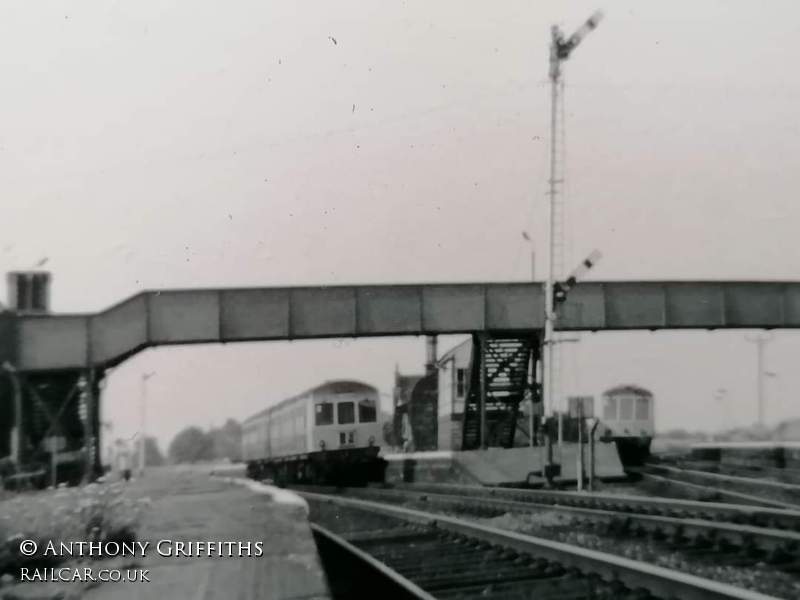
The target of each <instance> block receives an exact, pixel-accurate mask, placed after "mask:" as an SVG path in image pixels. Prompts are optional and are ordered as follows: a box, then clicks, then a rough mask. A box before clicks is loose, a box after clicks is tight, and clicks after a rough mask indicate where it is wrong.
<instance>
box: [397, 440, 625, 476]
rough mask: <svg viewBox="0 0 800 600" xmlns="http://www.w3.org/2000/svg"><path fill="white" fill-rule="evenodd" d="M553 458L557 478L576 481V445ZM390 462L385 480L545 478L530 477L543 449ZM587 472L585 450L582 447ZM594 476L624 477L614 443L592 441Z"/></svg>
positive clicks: (415, 455)
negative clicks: (559, 466) (557, 468)
mask: <svg viewBox="0 0 800 600" xmlns="http://www.w3.org/2000/svg"><path fill="white" fill-rule="evenodd" d="M553 450H554V459H555V461H556V462H558V463H559V464H561V473H562V474H561V477H558V478H557V479H558V480H560V481H575V480H576V478H577V477H576V474H577V472H578V469H577V444H569V443H565V444H564V445H563V446H562V447H561V448H559V447H558V446H556V447H554V449H553ZM385 458H386V460H387V461H388V462H389V469H388V471H387V479H394V480H397V481H419V482H423V481H424V482H431V483H480V484H483V485H503V484H518V483H523V482H528V483H536V482H543V481H544V480H543V479H541V478H539V477H535V476H531V475H530V473H531V472H537V471H538V472H541V470H542V467H543V465H544V461H545V448H544V447H541V446H536V447H532V448H531V447H524V448H507V449H504V448H489V449H487V450H468V451H463V452H451V451H446V452H412V453H408V454H390V455H387V456H385ZM584 459H585V461H586V462H585V466H584V472H588V469H589V462H588V460H589V458H588V449H587V448H586V447H584ZM595 475H596V476H597V477H600V478H616V477H623V476H624V475H625V471H624V469H623V467H622V463H621V462H620V459H619V454H618V453H617V447H616V445H615V444H604V443H597V444H595Z"/></svg>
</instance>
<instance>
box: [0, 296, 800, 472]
mask: <svg viewBox="0 0 800 600" xmlns="http://www.w3.org/2000/svg"><path fill="white" fill-rule="evenodd" d="M544 307H545V297H544V285H543V284H541V283H537V282H531V283H465V284H435V283H433V284H419V285H343V286H318V287H265V288H244V289H232V288H231V289H194V290H192V289H188V290H161V291H146V292H142V293H139V294H137V295H135V296H133V297H131V298H128V299H126V300H123V301H122V302H120V303H118V304H116V305H114V306H112V307H111V308H108V309H107V310H104V311H101V312H98V313H94V314H53V313H47V312H43V313H39V314H30V313H28V312H25V311H22V312H20V311H13V310H11V311H5V312H0V364H2V365H3V367H4V370H5V372H6V374H8V377H0V398H2V399H3V401H4V402H3V404H4V405H6V406H11V405H13V406H21V407H22V410H21V412H22V414H23V416H24V419H23V421H24V423H25V428H26V429H27V430H28V432H27V433H26V435H27V437H28V438H30V439H29V443H30V446H31V447H34V446H37V445H41V444H42V443H43V440H44V439H45V438H46V437H47V436H51V435H52V432H53V431H54V429H63V424H62V423H60V422H59V416H58V415H61V414H62V411H63V410H64V406H66V405H67V404H68V403H70V402H74V399H75V398H76V397H79V396H80V397H82V398H83V402H84V409H82V410H86V411H88V412H87V413H86V414H89V415H91V416H92V417H91V418H90V419H88V423H89V424H90V425H89V428H88V429H89V431H88V432H86V435H87V437H88V438H90V439H92V445H94V446H96V447H97V448H99V435H97V434H96V433H95V432H97V433H99V431H98V430H99V421H98V417H97V414H98V412H97V405H98V401H97V397H98V395H99V391H100V389H101V385H100V384H101V382H102V380H103V378H104V377H105V374H106V370H107V369H109V368H110V367H113V366H115V365H118V364H119V363H121V362H123V361H124V360H125V359H127V358H128V357H130V356H132V355H134V354H136V353H137V352H139V351H141V350H143V349H145V348H148V347H153V346H163V345H177V344H198V343H232V342H245V341H268V340H300V339H318V338H344V337H353V338H356V337H371V336H401V335H414V336H417V335H439V334H454V333H463V334H470V335H472V337H473V352H472V357H473V358H472V365H471V372H470V376H469V381H468V382H467V399H466V403H465V408H464V422H463V443H462V448H463V449H464V450H469V449H475V448H480V447H487V446H503V447H509V446H510V445H511V444H512V443H513V432H514V424H515V423H516V418H517V414H518V410H519V405H520V403H521V401H522V400H523V399H524V398H525V397H526V395H528V396H529V395H531V394H534V400H537V398H536V396H535V395H536V394H538V388H537V387H536V386H535V385H533V384H532V382H533V381H534V377H533V373H535V370H536V366H537V362H539V361H540V360H541V356H542V352H541V350H542V340H543V330H544V325H545V323H544ZM556 328H557V329H558V330H561V331H598V332H599V331H614V330H661V329H707V330H715V329H793V328H800V281H770V282H758V281H611V282H597V281H594V282H585V283H581V284H580V285H578V286H576V287H575V288H574V289H573V290H571V291H570V294H569V296H568V298H567V300H566V302H564V303H563V304H562V306H561V309H560V311H559V318H558V322H557V327H556ZM56 383H57V385H55V384H56ZM6 400H8V402H5V401H6ZM73 412H74V411H73ZM70 414H71V413H70ZM25 415H27V416H25ZM76 419H77V416H76V417H75V418H74V419H73V420H75V423H74V424H73V425H74V427H73V428H75V427H77V428H80V424H79V422H78V421H77V420H76ZM81 420H84V421H85V418H83V419H81ZM40 438H41V439H40ZM0 451H2V448H0ZM0 453H1V452H0ZM94 454H95V457H96V456H97V455H98V454H99V453H97V452H94Z"/></svg>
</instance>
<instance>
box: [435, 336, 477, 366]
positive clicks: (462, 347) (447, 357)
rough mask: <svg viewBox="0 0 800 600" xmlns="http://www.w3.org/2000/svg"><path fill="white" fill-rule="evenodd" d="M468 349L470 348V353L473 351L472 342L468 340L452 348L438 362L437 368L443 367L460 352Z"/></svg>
mask: <svg viewBox="0 0 800 600" xmlns="http://www.w3.org/2000/svg"><path fill="white" fill-rule="evenodd" d="M466 348H469V350H470V352H471V351H472V340H471V339H466V340H464V341H463V342H461V343H460V344H458V345H457V346H454V347H452V348H450V350H448V351H447V352H445V353H444V354H442V357H441V358H440V359H439V360H437V361H436V366H437V367H441V366H443V365H444V363H446V362H447V361H448V360H450V359H451V358H453V357H454V356H455V355H456V354H458V353H459V352H462V351H465V349H466Z"/></svg>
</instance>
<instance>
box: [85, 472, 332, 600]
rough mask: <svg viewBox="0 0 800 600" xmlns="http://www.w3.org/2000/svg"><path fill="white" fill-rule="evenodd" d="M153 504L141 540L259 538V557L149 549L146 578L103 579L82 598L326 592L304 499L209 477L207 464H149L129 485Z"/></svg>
mask: <svg viewBox="0 0 800 600" xmlns="http://www.w3.org/2000/svg"><path fill="white" fill-rule="evenodd" d="M129 493H130V495H131V496H134V497H140V498H141V497H149V498H150V499H151V501H152V509H151V510H150V511H149V516H148V518H147V519H146V520H145V522H144V524H143V528H142V532H141V536H140V537H141V539H142V540H147V541H150V542H152V543H156V542H157V541H158V540H163V539H170V540H183V541H212V540H220V541H243V542H248V541H249V542H257V541H261V542H263V555H262V556H261V557H257V558H256V557H242V558H239V557H236V558H228V557H214V558H205V557H203V558H197V557H195V558H175V557H162V556H160V555H159V554H158V553H157V552H152V551H151V552H149V553H148V555H147V556H146V558H145V559H144V560H142V561H141V567H142V568H146V569H150V575H149V577H150V583H128V584H113V583H106V584H103V585H101V586H99V587H97V588H94V589H92V590H90V591H89V592H88V593H87V594H86V595H85V597H86V598H98V599H104V598H114V599H117V598H120V599H127V598H153V599H156V598H193V599H204V600H205V599H210V598H226V599H227V598H238V599H242V600H250V599H252V600H255V599H258V598H268V599H270V600H272V599H274V600H300V599H304V600H311V599H315V600H316V599H327V598H329V594H328V589H327V584H326V581H325V575H324V573H323V571H322V567H321V565H320V562H319V558H318V556H317V549H316V546H315V544H314V540H313V538H312V536H311V531H310V529H309V527H308V522H307V520H306V509H305V507H304V506H302V505H298V504H291V503H286V502H283V501H280V499H278V500H276V499H273V497H272V496H270V495H265V494H258V493H254V492H253V491H252V490H250V489H248V488H247V487H244V486H242V485H236V484H234V483H231V482H230V481H227V480H223V479H219V478H212V477H211V476H210V475H209V470H208V469H196V470H193V469H152V470H150V471H148V472H147V473H146V474H145V476H144V477H143V478H142V479H140V480H138V481H133V482H131V484H130V492H129Z"/></svg>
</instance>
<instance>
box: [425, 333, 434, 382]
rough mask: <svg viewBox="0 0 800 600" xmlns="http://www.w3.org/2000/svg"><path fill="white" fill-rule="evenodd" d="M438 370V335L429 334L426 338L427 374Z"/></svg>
mask: <svg viewBox="0 0 800 600" xmlns="http://www.w3.org/2000/svg"><path fill="white" fill-rule="evenodd" d="M435 372H436V336H435V335H429V336H428V337H426V338H425V374H426V375H431V374H432V373H435Z"/></svg>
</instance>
